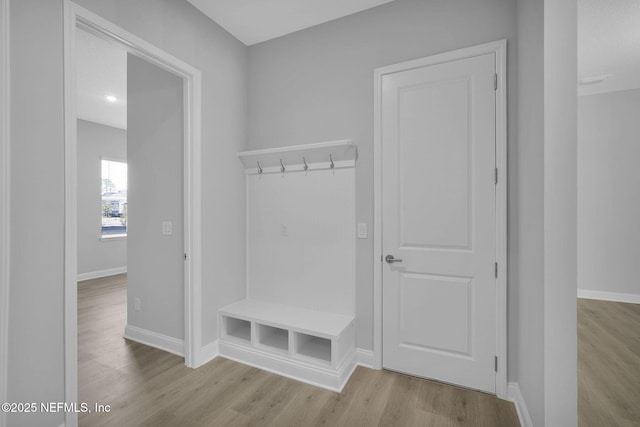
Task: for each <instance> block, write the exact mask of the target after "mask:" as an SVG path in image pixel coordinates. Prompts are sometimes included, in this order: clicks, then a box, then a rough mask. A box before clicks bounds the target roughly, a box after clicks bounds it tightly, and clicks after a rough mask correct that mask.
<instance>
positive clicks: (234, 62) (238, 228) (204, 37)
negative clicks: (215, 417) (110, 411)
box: [8, 0, 247, 427]
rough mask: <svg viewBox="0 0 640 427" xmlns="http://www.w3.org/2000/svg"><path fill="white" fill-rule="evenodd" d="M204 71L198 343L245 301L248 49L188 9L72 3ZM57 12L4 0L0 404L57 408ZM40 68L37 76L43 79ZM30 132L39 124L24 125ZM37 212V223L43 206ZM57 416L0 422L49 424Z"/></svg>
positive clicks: (161, 3) (152, 2) (60, 209)
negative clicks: (5, 303) (7, 149)
mask: <svg viewBox="0 0 640 427" xmlns="http://www.w3.org/2000/svg"><path fill="white" fill-rule="evenodd" d="M78 3H80V4H81V5H82V6H84V7H87V8H89V9H91V10H93V11H94V12H95V13H98V14H99V15H102V16H103V17H105V18H106V19H108V20H110V21H112V22H114V23H115V24H116V25H119V26H121V27H124V28H125V29H127V30H128V31H130V32H132V33H134V34H136V35H138V36H139V37H142V38H144V39H146V40H148V41H149V42H151V43H153V44H155V45H156V46H158V47H160V48H162V49H164V50H166V51H168V52H170V53H172V54H173V55H175V56H177V57H178V58H180V59H182V60H183V61H185V62H188V63H190V64H191V65H193V66H194V67H196V68H199V69H200V70H201V71H202V82H203V92H202V99H203V101H202V108H203V124H202V141H203V151H202V164H203V179H202V183H203V193H202V196H203V205H202V211H203V212H205V213H206V215H203V233H202V241H203V248H202V249H203V260H204V268H203V294H202V304H203V307H205V308H206V310H203V314H204V316H203V322H204V325H203V344H207V343H209V342H211V341H212V340H214V339H215V338H216V328H217V323H216V322H217V318H216V317H217V316H216V311H217V308H218V307H220V306H221V305H224V304H228V303H229V302H231V301H233V300H237V299H239V298H242V297H243V296H244V272H245V269H244V266H245V263H244V254H245V250H244V249H245V248H244V242H245V238H244V235H245V221H244V214H243V212H244V210H245V206H244V204H245V201H244V197H238V195H241V194H244V173H243V169H242V167H241V164H240V162H239V161H237V159H236V158H235V153H236V152H237V151H240V150H241V149H243V147H244V142H245V127H246V121H245V117H246V114H247V111H246V105H247V96H246V77H247V75H246V70H247V50H246V47H245V46H244V45H243V44H242V43H240V42H239V41H237V40H236V39H234V38H233V37H232V36H230V35H229V34H227V33H226V32H225V31H224V30H223V29H222V28H220V27H219V26H218V25H216V24H214V23H212V21H211V20H209V19H208V18H206V17H205V16H204V15H202V14H200V13H199V12H198V11H196V10H195V9H194V8H193V7H191V6H190V5H189V4H187V3H186V2H178V1H173V0H140V1H136V2H131V1H128V0H112V1H109V2H105V1H100V0H82V1H79V2H78ZM62 6H63V2H62V1H61V0H58V1H51V0H19V1H13V2H11V37H12V40H11V48H12V63H11V72H12V78H11V89H12V91H13V93H12V95H13V96H12V118H11V126H12V141H11V150H12V157H11V166H12V171H11V173H12V175H11V196H12V206H11V214H12V223H11V232H12V239H11V300H10V306H11V310H10V316H11V317H10V319H9V321H10V325H9V329H10V330H9V334H10V337H9V376H8V390H9V396H8V397H9V400H11V401H14V402H32V401H36V402H40V401H42V402H58V401H63V400H64V355H63V343H64V341H63V313H64V311H63V310H64V309H63V290H64V288H63V247H64V242H63V236H64V234H63V233H64V229H63V223H64V203H63V200H64V187H63V185H64V132H63V123H64V121H63V111H62V97H63V69H62V64H63V39H62V37H63V14H62ZM43 70H46V72H43ZM34 124H37V125H34ZM43 206H46V207H47V212H46V215H43V210H42V207H43ZM63 419H64V417H63V414H49V415H46V414H35V415H28V416H27V415H25V416H14V415H10V416H9V424H10V425H11V426H19V425H27V426H30V427H34V426H52V425H53V426H57V425H60V424H62V422H63Z"/></svg>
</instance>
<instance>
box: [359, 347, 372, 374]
mask: <svg viewBox="0 0 640 427" xmlns="http://www.w3.org/2000/svg"><path fill="white" fill-rule="evenodd" d="M373 363H374V354H373V351H371V350H366V349H364V348H356V364H358V365H360V366H364V367H365V368H370V369H374V368H373Z"/></svg>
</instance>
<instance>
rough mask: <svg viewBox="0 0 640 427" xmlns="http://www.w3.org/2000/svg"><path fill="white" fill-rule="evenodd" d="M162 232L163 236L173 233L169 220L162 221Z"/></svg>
mask: <svg viewBox="0 0 640 427" xmlns="http://www.w3.org/2000/svg"><path fill="white" fill-rule="evenodd" d="M162 234H164V235H165V236H170V235H171V234H173V224H172V223H171V221H162Z"/></svg>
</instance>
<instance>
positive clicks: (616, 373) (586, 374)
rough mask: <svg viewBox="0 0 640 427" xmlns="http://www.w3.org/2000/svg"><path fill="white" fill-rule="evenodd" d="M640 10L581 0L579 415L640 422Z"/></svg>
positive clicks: (584, 421) (600, 421)
mask: <svg viewBox="0 0 640 427" xmlns="http://www.w3.org/2000/svg"><path fill="white" fill-rule="evenodd" d="M639 23H640V7H639V5H638V4H637V3H636V2H629V1H615V2H599V1H591V0H579V1H578V76H579V88H578V221H577V223H578V298H579V300H578V414H579V422H580V425H581V426H585V427H587V426H601V425H635V424H639V423H640V405H638V402H639V401H640V347H639V346H638V343H639V342H640V282H639V281H638V279H637V278H638V275H639V274H640V264H639V263H638V259H640V226H639V225H638V218H639V217H640V201H639V200H638V197H637V196H638V188H639V186H640V170H639V169H638V166H637V159H638V158H639V157H640V145H639V144H638V141H639V140H640V122H639V121H638V117H640V53H639V52H638V43H639V42H640V26H638V24H639Z"/></svg>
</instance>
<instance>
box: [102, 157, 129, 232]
mask: <svg viewBox="0 0 640 427" xmlns="http://www.w3.org/2000/svg"><path fill="white" fill-rule="evenodd" d="M103 161H107V162H117V163H124V164H125V165H126V166H127V204H128V202H129V163H128V162H127V159H126V158H125V159H122V158H118V157H111V156H100V231H99V233H98V236H99V239H100V240H101V241H116V240H125V239H126V238H127V235H128V233H129V224H127V227H126V231H125V232H124V233H113V234H104V233H103V229H102V218H103V216H102V164H103V163H102V162H103Z"/></svg>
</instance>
